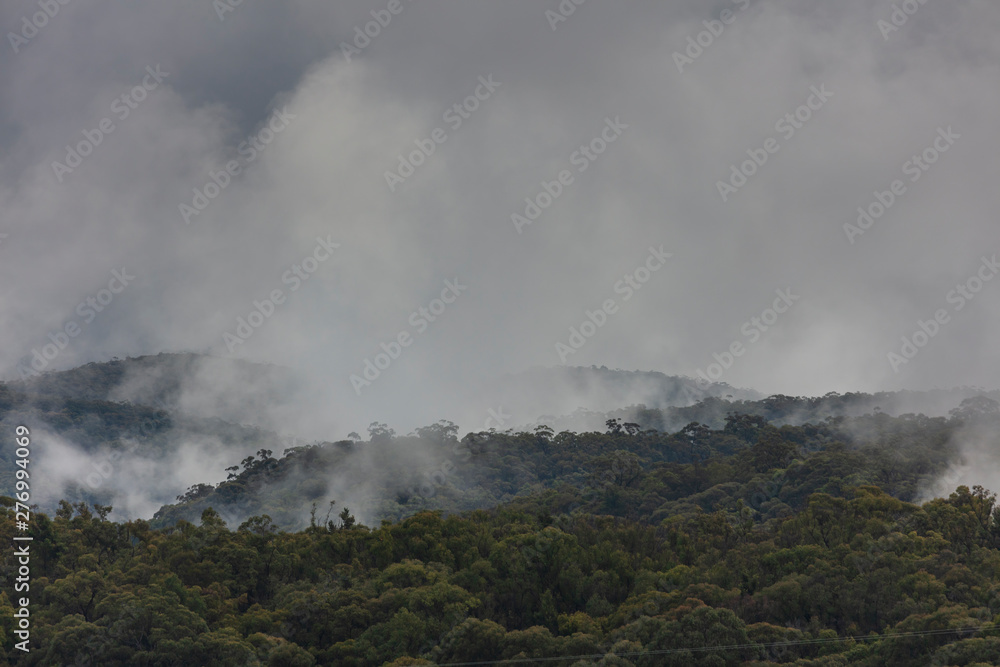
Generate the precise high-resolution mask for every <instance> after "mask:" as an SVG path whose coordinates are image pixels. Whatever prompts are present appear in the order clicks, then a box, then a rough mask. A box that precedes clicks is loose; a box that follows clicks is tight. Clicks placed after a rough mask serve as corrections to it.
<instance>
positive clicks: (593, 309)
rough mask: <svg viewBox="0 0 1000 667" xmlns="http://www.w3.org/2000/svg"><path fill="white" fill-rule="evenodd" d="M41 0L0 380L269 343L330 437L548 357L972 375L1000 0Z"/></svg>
mask: <svg viewBox="0 0 1000 667" xmlns="http://www.w3.org/2000/svg"><path fill="white" fill-rule="evenodd" d="M63 2H65V4H60V3H59V2H57V1H56V0H42V1H41V2H39V1H37V0H36V1H34V2H28V1H25V0H17V1H13V0H12V1H11V2H5V3H4V4H3V5H2V6H0V29H2V31H3V33H4V36H5V38H4V43H3V44H0V310H2V314H3V317H2V318H0V370H2V374H3V377H6V378H16V377H18V375H19V371H18V367H19V366H20V367H21V368H22V369H23V368H26V367H28V366H30V365H31V364H32V363H35V364H36V367H42V368H43V369H44V370H57V369H64V368H70V367H73V366H76V365H79V364H82V363H86V362H89V361H104V360H107V359H110V358H112V357H116V356H117V357H126V356H138V355H143V354H156V353H158V352H161V351H168V352H169V351H196V352H204V353H209V354H212V355H215V356H220V357H234V358H240V359H247V360H252V361H262V362H268V363H274V364H280V365H282V366H286V367H288V368H291V369H293V370H294V371H296V372H297V373H299V374H300V375H301V377H302V378H303V379H304V382H306V383H307V384H308V386H309V387H310V388H311V395H312V396H314V397H315V404H314V405H313V406H312V410H311V414H312V418H313V419H314V420H315V421H316V422H317V423H321V424H322V425H323V426H324V428H328V429H331V430H333V431H343V432H344V433H343V434H340V435H341V437H342V435H344V434H346V432H347V431H349V430H356V429H357V428H358V424H361V423H364V424H366V423H368V422H369V421H372V420H375V419H378V420H379V421H387V422H390V423H393V424H396V423H398V424H403V425H412V426H415V425H420V424H427V423H430V422H432V421H434V420H436V419H438V418H452V419H455V420H456V421H459V420H460V419H461V420H465V421H466V422H467V423H469V424H470V425H475V422H476V421H477V420H480V421H483V420H486V419H487V418H488V417H489V416H490V412H489V411H490V410H495V409H496V408H497V407H498V406H496V405H492V404H490V403H489V402H487V401H478V400H469V397H470V396H473V395H475V396H479V395H480V394H479V393H477V391H478V389H477V388H479V387H482V386H488V385H489V384H490V383H491V382H493V381H494V380H495V379H496V378H498V377H501V376H503V375H505V374H510V373H519V372H522V371H525V370H527V369H530V368H533V367H538V366H543V367H544V366H555V365H560V364H566V365H582V366H589V365H597V366H607V367H609V368H622V369H628V370H656V371H661V372H664V373H667V374H668V375H686V376H691V377H699V374H700V373H704V374H705V375H706V376H707V377H710V379H712V380H719V381H722V382H727V383H729V384H731V385H734V386H738V387H750V388H753V389H756V390H758V391H761V392H763V393H765V394H771V393H783V394H789V395H823V394H826V393H827V392H830V391H838V392H847V391H878V390H894V389H904V388H905V389H929V388H934V387H953V386H983V387H986V388H997V381H996V376H997V370H998V363H1000V339H998V337H997V336H996V331H997V325H998V324H1000V322H998V314H1000V308H998V307H997V306H998V305H1000V280H992V279H993V277H994V276H995V274H996V272H997V271H1000V266H997V265H996V263H995V261H996V260H995V258H996V256H997V254H998V253H1000V238H998V236H997V234H996V232H995V230H996V226H997V225H996V223H997V219H996V212H997V210H1000V206H998V204H1000V190H998V188H997V187H996V185H995V184H996V179H997V175H998V174H997V168H998V162H997V160H996V155H997V153H998V148H1000V134H998V131H997V125H996V120H995V115H996V109H997V108H1000V85H998V84H1000V42H998V41H997V40H996V39H995V35H996V34H997V32H998V31H1000V6H998V5H997V4H996V3H995V2H991V1H990V0H959V1H957V2H950V3H945V2H927V3H924V4H919V3H918V2H916V0H913V1H912V2H907V3H896V5H893V4H892V3H889V2H886V1H884V0H846V1H844V2H837V3H818V2H811V3H800V2H790V1H771V0H738V1H730V0H719V1H717V2H694V1H693V0H689V1H682V2H669V3H664V2H653V1H639V0H636V1H629V2H623V1H618V2H612V1H610V0H608V1H605V2H599V1H598V0H587V1H583V2H580V0H562V2H559V1H557V0H541V1H535V0H532V1H527V0H520V1H519V0H512V1H505V2H482V1H466V2H444V1H435V0H418V1H415V2H414V1H412V0H399V1H398V2H397V1H396V0H392V1H390V0H384V1H383V0H376V1H374V2H356V3H329V2H320V1H318V0H317V1H311V2H310V1H305V0H297V1H288V2H276V3H257V2H251V1H249V0H244V1H243V2H242V3H240V4H235V3H233V0H216V1H215V2H214V3H213V2H208V1H207V0H202V1H194V0H177V1H175V2H170V3H164V2H158V3H154V2H153V1H152V0H130V1H129V2H121V1H118V2H102V3H85V2H78V1H73V0H63ZM577 3H579V4H577ZM903 5H905V7H904V6H903ZM896 7H899V9H894V8H896ZM46 10H47V11H48V12H49V13H48V14H46V13H45V11H46ZM907 12H908V13H907ZM990 118H993V119H994V120H992V121H991V120H990ZM859 209H860V210H859ZM275 297H277V298H275ZM421 309H424V310H423V311H421ZM241 318H242V320H241ZM713 364H715V366H713ZM220 382H222V380H220ZM456 406H461V407H460V408H458V407H456ZM526 417H527V416H526ZM533 417H534V415H532V416H530V418H533ZM480 418H481V419H480ZM403 430H405V429H403Z"/></svg>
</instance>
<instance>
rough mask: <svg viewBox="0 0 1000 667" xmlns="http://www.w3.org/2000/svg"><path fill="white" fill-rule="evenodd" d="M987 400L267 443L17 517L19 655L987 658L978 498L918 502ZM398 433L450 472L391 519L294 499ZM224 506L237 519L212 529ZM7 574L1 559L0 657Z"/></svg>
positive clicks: (989, 516)
mask: <svg viewBox="0 0 1000 667" xmlns="http://www.w3.org/2000/svg"><path fill="white" fill-rule="evenodd" d="M997 407H998V406H997V404H996V402H995V401H992V400H991V399H988V398H973V399H969V400H966V401H964V402H963V403H962V405H961V406H959V407H958V408H956V409H955V410H953V411H952V414H951V415H950V416H949V417H948V418H944V417H936V418H928V417H924V416H921V415H905V416H901V417H890V416H889V415H886V414H879V413H875V414H869V415H865V416H862V417H856V418H846V417H833V418H829V419H826V420H823V421H821V422H820V423H816V424H806V425H801V426H791V425H785V426H781V427H780V428H779V427H775V426H774V425H772V424H769V423H768V422H767V421H766V420H765V419H764V418H762V417H758V416H753V415H747V414H739V413H732V414H730V415H728V416H727V418H725V419H724V425H723V427H722V428H720V429H711V428H709V427H707V426H704V425H701V424H698V423H690V424H688V425H687V426H685V427H684V428H682V429H680V430H679V431H676V432H673V433H662V432H657V431H653V430H649V429H642V428H641V427H640V426H639V425H638V424H635V423H631V422H621V421H616V420H609V421H608V423H607V424H606V429H605V432H604V433H570V432H561V433H553V432H552V431H551V430H549V429H544V428H539V429H536V430H535V431H532V432H520V433H496V432H493V433H490V432H484V433H471V434H468V435H466V436H464V437H463V438H461V439H458V438H457V433H456V432H455V430H454V428H452V427H451V426H450V425H449V424H447V423H440V424H438V425H435V426H433V427H428V428H427V429H421V430H420V432H419V433H418V434H416V435H415V436H412V437H409V438H407V437H396V436H395V435H394V434H393V433H392V432H391V430H390V429H388V428H387V427H385V425H381V424H376V425H373V429H372V432H371V434H370V440H369V441H366V442H356V441H344V442H341V443H332V444H326V445H317V446H309V447H298V448H292V449H291V450H290V451H289V452H288V453H287V454H286V455H285V456H283V457H281V458H275V457H272V456H270V454H269V453H267V452H266V450H265V451H264V452H261V454H262V456H261V457H259V458H255V459H254V460H245V461H244V464H243V466H242V469H239V468H238V469H237V470H234V471H232V474H233V479H231V480H229V481H227V482H224V483H222V484H220V485H219V486H217V487H213V486H211V485H205V486H204V487H196V488H194V489H192V490H191V491H190V492H189V494H188V497H187V498H186V499H185V500H184V501H183V502H181V503H180V504H178V505H175V506H172V507H167V508H164V509H163V510H162V511H161V513H160V515H159V516H158V518H157V520H156V522H155V523H156V524H157V525H160V526H161V527H160V528H158V529H157V528H154V527H152V526H151V525H150V523H149V522H147V521H142V520H138V521H132V522H127V523H114V522H111V521H108V520H107V515H108V512H109V508H108V507H107V506H103V505H98V506H95V507H88V506H87V505H86V504H83V503H80V504H76V505H72V504H70V503H62V504H61V506H60V508H59V510H58V511H57V512H56V513H55V514H54V515H53V516H48V517H47V516H44V515H37V516H35V517H34V519H33V527H32V529H31V530H32V534H33V536H34V540H35V541H34V542H33V544H32V558H33V560H32V568H33V570H32V584H31V594H32V596H33V601H37V607H36V609H37V610H36V611H34V612H33V614H34V615H33V624H34V626H33V631H32V647H33V650H32V652H31V653H30V654H29V655H26V656H20V659H19V661H18V664H33V665H60V664H63V665H74V664H80V665H85V664H88V665H91V664H92V665H98V664H99V665H178V666H180V665H192V664H199V665H303V666H305V665H382V664H393V665H405V664H462V663H470V662H476V664H483V663H482V662H479V661H502V660H516V659H521V660H526V661H529V662H530V659H543V658H560V660H559V661H558V662H557V663H555V664H569V665H577V666H578V667H583V666H585V665H741V664H745V665H764V664H800V665H872V666H875V665H885V664H893V665H927V664H935V665H987V664H994V663H995V657H996V656H997V655H1000V632H998V631H997V630H995V629H994V627H995V626H994V625H993V624H994V623H997V622H1000V521H998V519H997V516H998V515H997V513H996V512H995V511H994V510H995V496H994V494H993V493H991V492H990V491H989V490H988V489H984V488H982V487H976V488H972V489H970V488H968V487H965V486H960V487H958V488H956V489H954V490H953V492H951V493H950V495H949V497H947V498H944V499H936V500H931V501H928V502H922V503H921V502H920V501H921V500H922V494H923V492H924V491H923V490H924V489H926V488H928V486H929V485H930V484H931V483H932V482H933V481H934V480H936V479H938V478H939V477H940V475H941V474H943V473H945V472H946V471H947V470H948V468H949V466H951V465H953V464H954V462H955V460H956V458H958V457H961V456H962V451H963V447H964V443H966V442H969V441H982V440H984V439H987V440H990V441H991V442H994V443H995V442H996V436H995V434H996V433H997V432H998V431H997V429H998V427H1000V423H998V420H1000V417H998V414H997V412H998V411H997ZM416 441H421V442H425V443H426V442H436V443H437V446H438V448H439V451H440V454H441V458H442V459H447V460H450V461H452V462H453V465H454V469H453V470H450V471H449V472H448V473H447V474H444V476H443V480H441V483H437V482H436V481H435V478H433V477H432V478H430V482H429V485H428V486H424V487H423V488H422V489H421V488H420V487H419V484H418V481H419V480H417V479H413V478H404V479H403V480H402V483H401V485H400V487H401V488H402V489H403V490H402V491H397V492H398V493H401V494H402V495H398V496H397V497H395V498H394V499H393V500H392V501H391V502H389V504H388V505H386V506H384V507H383V511H389V509H391V510H392V511H396V512H400V513H401V514H402V515H406V514H409V516H407V517H406V518H403V519H401V520H393V519H392V518H391V517H390V518H386V519H385V520H382V521H378V522H372V525H362V524H361V523H359V522H358V521H357V519H356V515H355V508H350V507H343V506H342V505H341V504H331V503H330V501H331V500H334V501H336V500H337V499H336V498H329V497H327V496H326V495H324V494H323V493H321V492H320V489H319V487H318V486H317V487H315V488H314V489H313V491H311V492H310V491H309V488H310V487H309V486H308V485H309V483H310V481H311V480H312V481H315V480H317V479H322V478H323V477H324V476H327V475H330V474H333V473H334V472H336V471H337V470H338V467H341V466H347V470H346V471H343V474H344V475H347V476H350V475H351V474H353V473H354V471H353V470H352V469H351V467H350V466H351V465H355V464H352V463H351V461H359V460H361V458H359V457H362V456H364V457H366V458H365V460H366V461H367V462H368V463H370V464H375V465H376V466H390V467H387V468H386V469H385V472H384V474H383V477H384V478H385V480H391V479H392V477H393V476H394V475H397V474H401V472H400V471H401V470H402V469H403V468H405V466H406V465H407V464H408V462H407V461H405V460H402V461H401V460H399V459H400V457H401V456H402V455H403V453H404V452H405V451H406V449H407V447H411V448H412V447H413V445H414V444H415V442H416ZM392 465H396V466H398V469H397V468H393V467H391V466H392ZM439 465H440V464H439ZM439 469H440V468H439ZM310 475H312V477H310ZM296 476H297V477H296ZM292 478H295V479H296V483H295V484H294V485H282V483H281V481H282V480H283V479H286V480H287V479H292ZM380 484H389V482H388V481H383V482H380ZM404 487H405V488H404ZM385 488H389V487H388V486H386V487H385ZM384 490H385V489H380V491H379V492H381V491H384ZM407 493H408V494H410V495H409V496H408V497H407V495H406V494H407ZM374 495H377V494H376V493H375V491H373V496H374ZM239 498H243V499H244V500H245V501H247V503H248V504H247V505H245V506H243V507H240V506H238V505H235V504H233V502H232V501H233V500H234V499H237V500H238V499H239ZM487 502H496V503H498V504H497V506H495V507H490V508H488V509H476V510H472V511H464V512H463V511H461V510H463V509H465V507H467V506H469V505H473V504H477V503H487ZM4 504H5V507H4V509H3V510H0V512H2V517H0V531H2V535H3V537H4V538H6V539H7V540H8V543H10V542H9V540H10V538H11V536H12V534H13V532H14V523H13V520H14V516H13V511H12V508H11V507H9V506H10V505H11V504H12V501H10V500H6V501H5V502H4ZM435 505H436V506H437V508H438V509H437V510H436V511H429V510H426V509H424V508H425V507H427V506H435ZM239 510H247V511H252V512H253V513H254V516H252V517H250V518H248V519H247V520H246V521H243V522H242V523H239V524H236V523H229V524H228V525H227V523H226V521H225V519H224V517H225V516H227V514H229V515H235V514H236V513H237V512H238V511H239ZM299 510H301V511H304V513H305V514H304V515H305V521H304V525H302V526H301V527H300V528H299V529H291V524H292V523H293V521H294V520H297V517H298V514H297V511H299ZM310 510H311V511H310ZM442 510H443V511H442ZM192 513H197V516H196V517H193V518H190V520H189V519H188V518H184V517H191V515H192ZM310 515H311V516H310ZM14 571H15V565H14V560H13V557H12V556H11V555H10V553H9V552H7V553H6V554H5V561H4V573H5V578H6V584H5V586H4V589H3V590H4V591H5V592H4V594H3V596H0V618H2V619H4V620H3V621H0V623H2V624H3V631H4V635H3V638H4V642H3V646H4V649H5V650H6V651H7V654H8V656H12V655H13V650H12V646H13V641H14V639H13V635H12V630H13V617H12V613H13V608H12V605H11V600H10V597H9V593H8V592H9V591H12V590H13V585H12V580H13V576H14V575H13V573H14ZM548 664H552V663H548Z"/></svg>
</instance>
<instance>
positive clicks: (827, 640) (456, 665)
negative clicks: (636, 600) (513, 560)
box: [436, 623, 1000, 667]
mask: <svg viewBox="0 0 1000 667" xmlns="http://www.w3.org/2000/svg"><path fill="white" fill-rule="evenodd" d="M998 627H1000V625H998V624H996V623H986V624H984V625H976V626H967V627H963V628H948V629H941V630H914V631H912V632H894V633H891V634H886V635H865V636H862V637H853V636H851V637H823V638H818V639H798V640H790V641H784V642H770V643H764V644H758V643H748V644H727V645H723V646H693V647H688V648H669V649H656V650H652V651H629V652H627V653H614V655H615V656H618V657H622V658H624V657H630V656H644V655H668V654H671V653H674V654H676V653H687V652H702V651H730V650H734V649H743V648H757V649H761V648H764V649H766V648H772V647H776V646H802V645H815V644H831V643H836V642H847V641H856V642H863V641H871V640H877V639H893V638H896V637H921V636H927V635H947V634H956V633H957V634H963V633H969V634H971V633H973V632H979V631H981V630H992V629H995V628H998ZM606 655H607V653H591V654H584V655H567V656H561V657H551V658H509V659H507V660H478V661H472V662H442V663H436V664H439V665H442V666H444V665H448V666H449V667H468V666H471V665H500V664H507V665H514V664H519V663H520V664H523V663H531V662H557V661H561V660H586V659H595V660H600V659H601V658H604V657H605V656H606Z"/></svg>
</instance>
